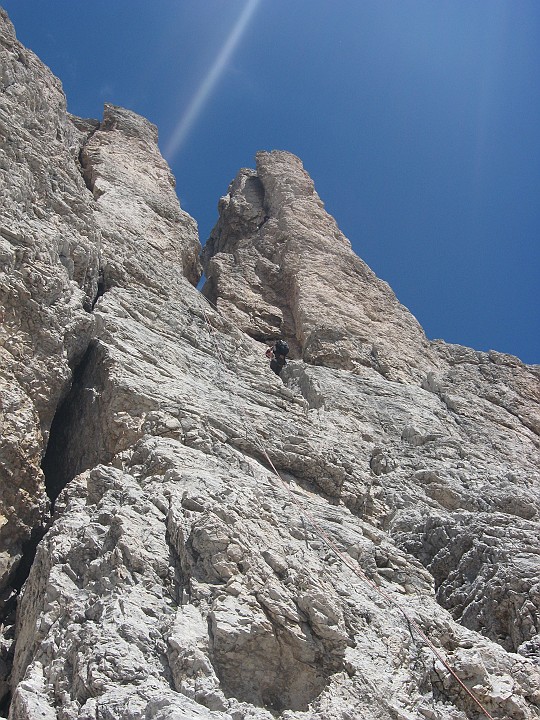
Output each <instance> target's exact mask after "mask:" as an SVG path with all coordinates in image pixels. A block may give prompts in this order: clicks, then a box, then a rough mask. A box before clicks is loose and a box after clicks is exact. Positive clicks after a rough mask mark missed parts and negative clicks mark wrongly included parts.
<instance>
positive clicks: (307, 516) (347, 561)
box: [202, 296, 495, 720]
mask: <svg viewBox="0 0 540 720" xmlns="http://www.w3.org/2000/svg"><path fill="white" fill-rule="evenodd" d="M203 297H204V296H203ZM205 300H207V301H208V302H209V303H210V301H209V300H208V298H205ZM210 305H211V306H213V307H214V308H215V309H216V310H217V311H218V312H219V310H218V308H217V307H216V306H215V305H213V303H210ZM202 312H203V315H204V319H205V321H206V324H207V325H208V328H209V330H210V336H211V338H212V341H213V344H214V347H215V348H216V353H217V356H218V358H219V361H220V362H221V363H222V364H223V366H224V367H225V369H228V368H227V365H226V364H225V360H224V358H223V354H222V352H221V350H220V348H219V344H218V342H217V339H216V337H215V332H216V331H215V328H214V327H213V326H212V324H211V323H210V321H209V319H208V315H207V313H206V311H205V310H203V311H202ZM240 417H242V418H243V422H244V425H246V430H247V429H248V428H247V424H248V423H249V424H250V425H251V431H252V437H253V438H254V439H255V444H256V445H257V446H258V447H259V450H260V451H261V453H262V455H263V456H264V458H265V459H266V461H267V463H268V465H269V466H270V468H271V469H272V473H273V474H274V475H275V476H276V478H277V479H278V481H279V483H280V485H281V487H282V488H283V489H284V490H285V492H286V493H287V494H288V496H289V497H290V499H291V500H292V502H293V503H294V505H295V506H296V507H297V508H298V510H299V513H300V516H301V517H302V519H303V520H307V521H308V522H309V524H310V525H311V527H312V528H313V530H314V532H315V534H316V535H318V537H319V538H320V539H321V540H322V541H323V542H324V544H325V545H326V546H327V547H328V548H329V549H330V551H331V552H332V553H333V554H334V555H335V556H336V557H337V558H338V559H339V560H341V562H342V563H343V564H344V565H346V566H347V567H348V568H349V570H351V572H353V573H354V575H356V577H358V578H359V579H360V580H362V582H364V583H366V584H367V585H369V587H371V588H372V590H374V591H375V592H376V593H377V594H378V595H379V596H380V597H382V598H383V599H384V600H385V601H386V602H387V603H389V604H390V605H392V607H394V608H396V609H397V610H398V611H399V612H400V613H401V614H402V615H403V617H404V618H405V620H406V621H407V623H408V625H409V627H411V628H414V630H415V631H416V633H417V634H418V635H419V637H420V638H421V639H422V641H423V642H424V643H425V644H426V646H427V647H428V648H429V649H430V650H431V652H432V653H433V655H434V656H435V657H436V658H437V659H438V660H439V662H440V663H441V664H442V665H443V666H444V667H445V668H446V670H447V671H448V672H449V673H450V675H451V676H452V677H453V678H454V680H455V681H456V682H457V683H458V685H459V686H460V687H461V688H462V689H463V690H464V691H465V693H466V694H467V695H468V696H469V697H470V699H471V700H472V701H473V702H474V704H475V705H476V706H477V707H478V708H479V709H480V710H481V712H482V713H483V714H484V715H485V716H486V717H487V718H488V719H489V720H495V718H494V717H493V716H492V715H491V714H490V713H489V712H488V710H487V709H486V708H485V707H484V705H483V704H482V703H481V701H480V700H479V699H478V698H477V697H476V695H475V694H474V693H473V692H472V690H470V689H469V688H468V687H467V686H466V685H465V683H464V682H463V681H462V680H461V678H460V677H459V676H458V675H457V673H456V671H455V670H454V669H453V668H452V667H451V666H450V664H449V662H448V660H447V659H446V658H445V657H444V655H443V654H442V653H441V652H440V651H439V650H438V649H437V647H435V645H434V644H433V643H432V642H431V640H430V639H429V638H428V637H427V635H426V634H425V633H424V631H423V630H422V628H421V627H420V625H419V624H418V623H417V622H416V620H415V619H414V618H413V617H412V616H411V615H409V613H408V612H407V611H406V610H404V609H403V608H402V607H401V605H400V604H399V603H398V602H396V600H395V599H394V598H393V597H391V595H389V594H388V593H386V592H385V591H384V590H382V589H381V588H380V587H378V585H376V584H375V583H374V582H373V581H372V580H370V579H369V578H368V576H367V575H366V574H365V573H364V572H363V570H362V569H361V568H360V566H359V565H358V564H357V563H354V562H353V561H352V558H350V557H349V556H347V555H345V553H343V552H342V551H341V550H340V549H339V548H338V546H337V545H336V543H335V541H334V540H333V539H332V538H331V537H330V536H329V535H328V534H327V533H326V532H325V531H324V530H323V529H322V528H321V526H320V525H319V523H318V522H317V520H316V519H315V517H314V516H313V515H312V514H311V513H310V512H309V510H306V509H305V508H304V506H303V505H302V503H301V502H300V501H299V500H298V498H297V497H296V496H295V494H294V493H293V491H292V490H291V488H290V486H289V484H288V483H287V482H286V481H285V480H284V479H283V478H282V476H281V475H280V473H279V471H278V470H277V468H276V466H275V465H274V463H273V462H272V460H271V458H270V456H269V455H268V452H267V450H266V448H265V446H264V445H263V443H262V442H261V440H260V439H259V436H258V434H257V431H256V428H255V426H254V425H253V423H251V421H250V420H249V419H248V418H247V417H246V415H245V414H241V413H240Z"/></svg>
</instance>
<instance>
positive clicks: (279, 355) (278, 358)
mask: <svg viewBox="0 0 540 720" xmlns="http://www.w3.org/2000/svg"><path fill="white" fill-rule="evenodd" d="M288 354H289V346H288V345H287V343H286V342H285V340H276V342H275V344H274V347H273V348H268V350H267V351H266V357H267V358H272V359H271V361H270V368H271V369H272V370H273V371H274V372H275V373H276V375H279V374H280V372H281V371H282V370H283V368H284V366H285V365H286V364H287V363H286V361H285V357H286V356H287V355H288Z"/></svg>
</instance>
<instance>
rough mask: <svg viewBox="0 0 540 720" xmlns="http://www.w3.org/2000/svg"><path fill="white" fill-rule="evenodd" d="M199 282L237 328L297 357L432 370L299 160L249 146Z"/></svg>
mask: <svg viewBox="0 0 540 720" xmlns="http://www.w3.org/2000/svg"><path fill="white" fill-rule="evenodd" d="M219 210H220V218H219V221H218V223H217V225H216V227H215V228H214V230H213V231H212V234H211V236H210V239H209V240H208V242H207V244H206V246H205V249H204V253H203V258H204V263H205V274H206V277H207V282H206V285H205V288H204V290H203V292H204V294H205V295H207V297H209V299H210V300H212V301H213V302H214V303H217V305H218V307H219V308H220V309H221V310H223V311H224V312H225V313H226V314H227V315H228V316H230V317H231V318H233V319H234V321H235V323H236V324H237V325H239V327H241V328H242V329H243V330H244V331H245V332H248V333H249V334H250V335H252V337H255V338H258V339H271V338H275V337H279V336H284V337H285V338H286V339H287V340H288V341H289V342H291V345H292V346H293V347H294V348H295V349H296V350H297V353H298V355H299V356H300V357H302V358H303V359H304V360H305V361H306V362H309V363H312V364H315V365H325V366H327V367H336V368H342V369H346V370H353V371H355V370H356V371H362V369H363V368H369V369H373V370H374V371H376V372H378V373H380V374H381V375H383V376H384V377H387V378H388V379H410V377H411V376H412V377H418V376H419V372H420V373H425V372H426V371H427V370H429V369H435V368H436V366H437V363H436V359H435V357H434V356H433V354H432V353H431V351H430V348H429V344H428V342H427V340H426V338H425V335H424V333H423V331H422V328H421V327H420V325H419V324H418V322H417V321H416V319H415V318H414V317H413V316H412V315H411V313H410V312H409V311H408V310H407V309H406V308H404V307H403V306H402V305H400V303H399V302H398V301H397V299H396V296H395V295H394V293H393V292H392V290H391V289H390V287H389V286H388V285H387V284H386V283H385V282H383V281H382V280H379V279H378V278H377V277H376V276H375V275H374V273H373V272H372V270H370V268H369V267H368V266H367V265H366V264H365V263H364V262H362V260H360V258H359V257H357V256H356V255H355V254H354V252H353V251H352V249H351V246H350V243H349V241H348V240H347V238H345V237H344V235H343V234H342V233H341V232H340V230H339V228H338V227H337V225H336V222H335V220H334V218H332V217H331V216H330V215H328V213H327V212H325V210H324V208H323V204H322V202H321V200H320V198H319V196H318V195H317V193H316V192H315V188H314V186H313V181H312V180H311V178H310V177H309V175H308V174H307V173H306V172H305V170H304V168H303V167H302V163H301V162H300V160H299V159H298V158H297V157H295V156H294V155H291V154H290V153H287V152H280V151H273V152H270V153H268V152H260V153H257V169H256V171H254V170H247V169H244V170H241V171H240V172H239V173H238V175H237V177H236V178H235V180H234V181H233V182H232V183H231V186H230V187H229V192H228V194H227V195H226V196H224V197H223V198H222V199H221V201H220V205H219Z"/></svg>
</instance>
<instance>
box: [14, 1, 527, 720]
mask: <svg viewBox="0 0 540 720" xmlns="http://www.w3.org/2000/svg"><path fill="white" fill-rule="evenodd" d="M2 32H3V35H2V43H3V44H2V53H3V55H2V63H3V65H2V67H3V68H7V70H3V74H2V82H4V85H5V86H6V88H5V91H4V93H3V94H2V96H1V97H2V102H3V103H4V102H5V103H8V102H12V104H11V105H10V106H9V112H10V118H11V121H10V125H9V132H10V133H11V135H10V137H12V138H13V144H14V148H15V149H14V150H13V158H16V157H17V158H19V160H17V161H15V160H14V159H13V158H12V157H11V156H9V154H6V159H5V160H3V163H4V165H7V171H8V172H9V173H10V176H11V177H15V178H16V180H14V181H13V182H12V183H11V185H10V186H8V185H5V186H4V187H5V188H6V190H4V192H5V193H6V198H7V200H6V202H5V212H4V210H3V211H2V219H1V222H0V227H1V228H6V233H7V234H4V230H3V231H2V237H3V238H4V239H5V245H3V246H2V247H3V248H6V250H5V252H6V253H7V251H8V250H9V252H10V253H11V255H10V254H9V253H8V254H6V255H5V257H6V262H5V263H4V265H3V275H2V288H3V293H4V295H3V298H2V299H3V308H4V312H5V313H6V318H10V321H9V323H8V322H4V323H3V324H2V332H3V333H6V335H5V338H6V339H5V340H4V337H3V343H2V353H3V355H2V358H4V356H5V357H6V358H7V359H8V360H9V363H8V362H7V361H6V363H4V362H3V364H2V377H3V380H2V382H3V389H2V401H3V403H4V410H3V412H4V415H3V423H4V428H7V429H8V431H6V430H3V431H2V442H3V443H4V446H3V448H2V464H3V472H4V473H6V475H5V476H2V488H3V490H2V491H3V492H4V496H3V497H5V498H8V499H7V500H6V501H5V504H6V506H7V505H9V507H10V508H11V509H10V512H11V515H9V513H7V511H6V512H5V514H6V517H7V518H8V521H9V522H11V523H12V529H10V530H9V533H10V534H9V537H19V540H17V542H18V545H16V543H14V544H13V545H9V544H8V542H7V540H5V539H3V542H4V545H3V548H2V549H4V548H6V550H5V552H6V555H5V557H6V558H7V560H6V563H7V564H6V568H11V575H9V570H8V572H7V575H6V578H5V587H6V588H7V589H9V587H10V586H11V587H14V585H15V584H14V580H13V574H14V573H15V564H16V562H17V560H18V558H19V557H20V555H21V552H22V544H23V543H24V541H25V539H26V538H28V537H29V535H30V533H31V531H32V530H33V529H34V528H35V529H36V530H35V532H36V531H39V528H40V527H41V526H42V523H43V521H44V517H43V516H44V513H45V510H46V506H47V503H48V502H49V500H48V499H47V498H46V497H45V493H44V484H46V485H47V488H48V493H49V499H50V501H51V502H53V503H54V509H53V516H52V518H51V519H50V521H49V522H48V524H47V528H46V529H47V532H46V534H45V536H44V537H43V539H42V540H41V542H40V543H39V545H38V546H37V551H36V554H35V559H34V561H33V563H32V567H31V569H30V573H29V575H28V578H27V579H26V581H25V583H24V586H23V588H22V591H21V593H20V596H19V597H18V602H17V619H16V626H15V629H14V640H13V639H12V637H11V636H10V632H13V629H11V630H10V627H9V620H10V618H9V617H8V612H7V610H6V612H5V613H4V615H5V617H4V621H5V623H6V626H7V635H6V640H5V641H4V644H3V646H2V647H3V650H4V656H3V661H4V664H5V668H4V671H5V672H4V674H5V675H6V676H7V674H8V673H10V677H9V687H10V691H11V702H10V709H9V717H11V718H12V719H13V720H34V718H37V717H42V718H51V719H52V718H63V719H64V720H72V719H73V720H74V719H75V718H77V719H78V720H91V719H92V720H98V718H99V719H105V718H106V719H111V720H112V719H118V720H120V719H122V720H139V719H140V718H145V720H167V719H168V720H172V719H173V718H174V719H175V720H177V719H179V718H185V719H186V720H187V719H188V718H189V719H192V718H201V719H202V718H207V719H208V720H210V719H211V718H214V719H216V720H217V719H219V718H221V719H223V720H243V719H245V720H247V719H248V718H249V719H251V720H271V718H275V717H281V718H283V720H314V719H315V718H321V719H322V718H324V719H325V720H352V719H353V718H355V719H356V718H362V719H363V720H383V719H388V720H390V719H393V720H395V719H396V718H398V719H399V720H416V719H422V718H430V719H432V720H467V718H469V719H470V720H476V719H477V718H481V717H483V714H482V713H483V711H482V710H481V709H480V706H479V705H478V704H476V703H475V701H474V700H473V699H472V698H471V696H469V695H467V694H466V693H465V691H464V690H463V688H462V687H461V686H460V685H459V684H458V683H457V682H456V680H455V678H453V677H452V675H451V674H450V672H449V670H448V667H446V665H445V664H443V662H442V661H441V658H442V659H444V660H445V662H446V663H447V665H448V666H449V667H451V668H452V669H453V671H454V672H455V673H456V675H457V676H458V677H459V678H460V680H461V681H462V682H463V683H464V685H465V686H466V687H468V688H469V689H471V692H472V693H473V694H474V696H475V697H476V698H477V699H478V701H479V702H481V703H482V705H483V707H484V708H485V709H486V711H487V712H488V713H489V716H491V717H493V718H496V719H497V720H533V718H538V717H539V716H540V673H539V669H538V663H539V661H540V655H539V653H540V649H539V648H540V638H539V635H538V633H539V632H540V620H539V617H538V606H539V591H540V586H539V578H538V554H539V543H538V535H539V533H538V530H539V528H538V525H539V523H538V445H539V437H538V435H539V430H540V426H539V414H538V408H539V401H540V397H539V385H540V383H539V379H540V378H539V369H538V367H532V366H525V365H523V364H522V363H521V362H520V361H519V360H517V359H516V358H512V357H510V356H507V355H501V354H498V353H478V352H475V351H473V350H470V349H468V348H462V347H459V346H452V345H446V344H444V343H442V342H438V343H430V342H428V341H427V340H426V338H425V336H424V334H423V332H422V330H421V328H420V327H419V325H418V323H417V322H416V321H415V320H414V318H413V317H412V316H411V315H410V313H408V311H407V310H406V309H405V308H403V307H402V306H401V305H400V304H399V303H398V301H397V300H396V298H395V297H394V295H393V294H392V292H391V290H390V289H389V288H388V286H386V285H385V284H384V283H382V282H381V281H380V280H378V279H377V278H376V277H375V276H374V275H373V273H372V272H371V271H370V270H369V268H367V267H366V266H365V265H364V264H363V263H362V261H360V260H359V259H358V258H356V257H355V256H354V254H353V253H352V251H351V250H350V247H349V244H348V242H347V240H346V239H345V238H344V237H343V236H342V235H341V233H340V232H339V230H338V229H337V226H336V225H335V222H334V221H333V220H332V218H330V217H329V216H328V215H327V214H326V213H325V212H324V210H323V209H322V204H321V202H320V200H319V199H318V197H317V196H316V194H315V191H314V189H313V184H312V182H311V180H310V179H309V177H308V176H307V175H306V174H305V172H304V171H303V169H302V167H301V164H300V161H299V160H298V159H297V158H294V157H293V156H291V155H290V154H288V153H275V152H273V153H261V154H259V155H258V158H257V170H256V171H247V170H243V171H241V172H240V174H239V175H238V177H237V178H236V180H235V181H234V182H233V184H232V185H231V187H230V189H229V194H228V195H227V196H226V197H225V198H224V199H222V200H221V202H220V213H221V214H220V219H219V221H218V224H217V226H216V229H215V230H214V231H213V233H212V238H211V240H210V241H209V243H208V244H207V246H206V249H205V252H204V258H203V259H204V264H205V268H206V274H207V278H208V282H207V286H206V290H205V293H206V294H207V296H208V297H209V299H210V300H211V301H212V302H213V303H214V304H215V305H216V306H217V309H216V308H213V307H212V306H211V305H210V304H209V303H208V302H207V300H206V299H205V298H204V297H203V296H202V295H201V294H200V293H198V292H197V291H196V290H195V288H194V287H193V284H194V283H196V282H197V280H198V277H199V269H198V261H197V254H198V250H199V245H198V240H197V235H196V227H195V223H194V221H193V220H192V219H191V218H189V217H188V216H187V215H186V214H185V213H183V212H182V211H181V210H180V208H179V207H178V203H177V201H176V199H175V196H174V190H173V183H172V180H171V177H170V173H169V171H168V169H167V167H166V165H165V163H164V161H163V160H162V159H161V157H160V156H159V154H158V152H157V148H156V143H155V140H156V135H155V129H154V128H153V127H152V126H151V125H150V124H149V123H148V122H147V121H145V120H144V119H142V118H140V117H138V116H136V115H134V114H133V113H131V112H129V111H126V110H123V109H120V108H114V107H112V106H108V107H106V109H105V114H104V119H103V121H102V122H101V123H98V122H97V121H82V120H80V119H76V118H70V116H68V115H67V114H66V112H65V105H64V101H63V96H62V94H61V90H60V87H59V85H58V81H56V80H55V79H54V78H53V77H52V76H51V75H50V73H49V72H48V71H47V70H46V69H45V68H44V67H43V66H42V65H41V64H40V63H39V61H38V60H37V59H36V58H35V57H34V56H33V55H32V54H31V53H29V52H28V51H27V50H25V49H24V48H22V47H21V46H20V45H19V44H18V43H17V41H16V40H15V38H14V34H13V30H12V28H11V27H10V26H9V23H8V21H7V18H6V17H5V15H2ZM21 57H22V58H25V60H24V62H22V61H20V60H19V59H18V58H21ZM19 65H21V67H19ZM10 73H11V74H10ZM17 73H18V74H17ZM5 78H8V79H9V78H17V79H16V81H15V82H13V83H12V84H8V81H7V80H5ZM15 97H21V98H24V97H27V98H29V101H28V103H27V104H24V103H22V102H21V103H18V102H17V103H16V102H15V100H14V98H15ZM51 97H52V98H55V99H56V100H55V102H56V105H54V108H55V109H54V111H53V109H51V108H50V107H49V105H48V104H47V108H49V109H48V110H47V112H49V113H50V114H51V117H52V118H53V119H52V120H50V123H51V130H50V132H49V131H48V132H47V133H45V132H42V131H41V130H40V129H39V128H40V127H41V126H38V125H37V122H38V118H37V117H36V116H33V115H32V108H33V107H34V106H35V104H36V102H37V101H36V99H35V98H40V99H43V98H51ZM31 98H34V100H32V101H31V100H30V99H31ZM48 102H49V101H48ZM3 112H4V105H2V113H3ZM45 115H46V113H45V110H43V111H42V112H40V114H39V117H40V118H42V117H43V116H45ZM1 117H2V118H4V115H3V114H2V116H1ZM2 122H4V120H2ZM34 125H35V127H34ZM2 128H3V131H4V126H2ZM29 128H34V130H32V131H30V129H29ZM6 131H7V130H6ZM59 138H60V139H59ZM4 145H5V143H4ZM23 149H24V152H27V154H26V155H25V154H24V153H23ZM17 153H18V154H17ZM31 158H33V159H32V161H31ZM36 158H37V159H36ZM32 162H33V163H37V165H35V164H34V165H32ZM4 165H2V167H4ZM34 167H37V168H38V169H39V168H46V169H47V172H48V173H49V174H50V175H48V176H47V177H57V176H61V177H62V178H63V181H64V185H63V186H62V187H63V188H64V190H62V191H61V192H59V191H56V190H55V192H54V193H52V191H51V192H49V194H47V192H45V191H44V195H43V199H42V200H41V202H42V208H41V216H40V215H36V216H34V215H33V214H32V213H33V212H35V210H33V209H32V208H33V205H32V202H34V203H35V202H37V201H32V200H31V199H30V198H34V197H35V198H39V197H40V196H39V195H37V194H36V191H35V189H34V185H32V183H36V184H37V182H38V179H39V177H41V176H40V175H39V173H38V175H37V178H38V179H36V177H35V176H34V170H33V168H34ZM36 172H37V171H36ZM68 180H69V182H68ZM51 182H52V181H51ZM44 187H45V188H47V187H48V186H47V185H45V186H44ZM62 193H63V194H62ZM53 195H54V198H53ZM58 198H61V199H62V201H63V202H64V203H65V205H66V206H67V208H68V209H69V208H71V211H69V212H68V210H65V209H63V212H60V210H58V208H57V207H56V206H55V205H54V203H56V202H58ZM25 203H26V204H25ZM73 208H75V209H73ZM17 213H19V214H17ZM21 228H26V229H27V228H30V230H25V234H24V235H23V233H22V230H21ZM83 230H84V232H83ZM30 231H32V232H30ZM23 237H24V238H25V239H27V242H26V243H25V244H24V245H23V249H24V252H26V251H27V250H28V248H30V250H28V253H29V254H28V255H25V254H24V252H23V251H19V250H18V248H19V247H20V245H18V244H17V242H19V243H21V242H22V241H20V239H19V240H17V238H23ZM61 238H66V239H65V240H62V244H61V249H62V251H63V253H64V254H63V255H62V254H61V253H60V249H59V248H60V239H61ZM3 252H4V250H3ZM18 252H19V254H17V253H18ZM69 258H71V259H72V260H73V263H72V264H70V263H69V261H68V260H69ZM84 258H86V260H85V262H86V265H84V262H83V259H84ZM38 260H39V263H42V264H39V263H38ZM2 262H4V255H3V256H2ZM82 266H84V268H85V271H84V272H83V271H82V269H81V268H82ZM36 267H37V268H38V269H39V272H40V273H41V275H42V276H43V280H42V282H41V285H39V284H36V283H37V280H36V279H35V275H34V271H35V268H36ZM55 278H56V281H55ZM53 281H55V282H56V285H55V287H57V288H58V290H57V296H56V297H55V299H54V300H52V301H49V299H48V298H49V295H48V293H49V292H50V288H51V286H52V285H53V284H54V282H53ZM15 293H17V295H15ZM282 334H283V335H285V336H286V337H287V338H288V339H289V340H290V342H291V345H293V355H294V358H293V360H291V361H290V362H289V363H288V365H287V366H286V368H285V369H284V371H283V373H282V376H281V378H278V377H276V376H275V375H274V374H273V373H272V372H271V371H270V370H269V368H268V363H267V360H266V359H265V357H264V350H265V346H264V344H262V343H261V342H260V340H261V339H268V340H270V339H272V338H274V337H277V336H278V335H282ZM51 338H52V340H51ZM47 339H49V340H48V341H47ZM53 340H54V342H53ZM14 347H17V348H20V349H19V350H18V351H17V352H18V354H16V353H15V351H14V350H12V348H14ZM4 388H5V391H4ZM53 417H54V419H53ZM4 448H5V449H4ZM42 455H43V456H44V458H43V462H42V464H43V469H44V475H45V478H44V477H43V473H42V471H41V470H40V468H39V465H40V461H41V457H42ZM270 463H272V464H273V465H274V467H275V468H277V470H278V472H279V475H280V478H281V479H280V478H278V477H276V475H275V474H274V472H273V471H272V468H271V465H270ZM17 522H18V524H17ZM15 528H16V529H17V532H18V533H19V535H18V536H17V535H16V534H15ZM2 537H4V536H2ZM6 537H7V535H6ZM327 538H328V539H327ZM329 543H330V544H329ZM340 554H341V556H342V557H344V558H345V559H346V560H347V564H346V565H344V564H343V561H342V559H341V557H340ZM28 562H29V561H28ZM349 565H352V567H353V568H356V569H357V572H356V573H355V572H352V571H351V569H350V567H349ZM20 575H21V580H20V582H22V571H20ZM7 591H9V590H7ZM418 629H420V630H421V631H422V632H423V633H425V635H427V636H428V637H429V640H430V642H431V644H432V646H433V647H432V648H431V649H430V647H428V645H426V643H425V641H424V640H423V639H422V637H421V636H420V634H419V632H418ZM10 648H11V650H12V652H13V658H12V659H11V658H10V656H9V651H10ZM433 649H434V650H435V652H436V653H437V654H433ZM7 681H8V680H7V678H6V681H5V682H6V683H7Z"/></svg>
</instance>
